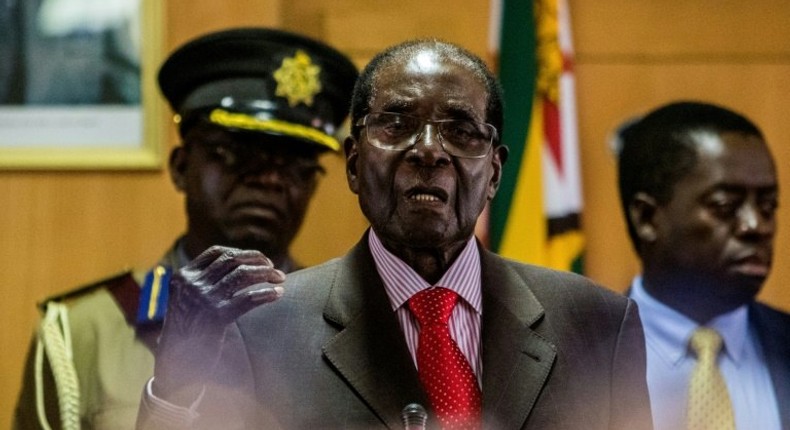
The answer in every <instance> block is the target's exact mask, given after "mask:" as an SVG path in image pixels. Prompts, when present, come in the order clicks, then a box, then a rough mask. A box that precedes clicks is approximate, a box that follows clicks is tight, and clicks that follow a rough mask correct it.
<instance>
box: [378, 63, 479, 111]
mask: <svg viewBox="0 0 790 430" xmlns="http://www.w3.org/2000/svg"><path fill="white" fill-rule="evenodd" d="M475 70H476V69H475V68H474V67H472V65H470V64H466V63H465V62H464V61H463V60H461V59H458V58H453V57H451V56H449V55H447V53H444V52H437V51H436V50H432V49H429V48H426V49H419V50H415V51H413V52H408V53H404V54H402V55H398V56H395V57H393V58H391V59H390V60H389V61H388V62H387V63H386V64H383V65H382V66H381V67H380V68H379V69H378V70H377V72H376V73H375V74H374V76H373V91H372V92H371V97H370V100H369V106H370V108H371V109H372V110H378V111H381V110H387V111H396V112H409V111H413V110H416V109H417V106H418V105H422V104H424V103H425V102H426V100H427V101H430V102H431V103H432V105H433V108H434V109H435V110H438V111H446V112H450V113H452V112H464V113H465V115H464V116H469V117H472V118H474V119H476V120H480V121H482V120H483V119H484V118H485V117H486V105H487V101H488V92H487V88H486V85H485V80H484V78H483V77H481V76H479V74H478V73H476V72H475Z"/></svg>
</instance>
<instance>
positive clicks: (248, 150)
mask: <svg viewBox="0 0 790 430" xmlns="http://www.w3.org/2000/svg"><path fill="white" fill-rule="evenodd" d="M199 145H200V146H201V147H203V148H205V151H206V154H207V155H208V157H209V159H212V160H215V161H218V162H219V163H221V164H222V166H223V167H224V168H225V169H227V170H229V171H233V172H235V173H240V174H241V173H247V172H250V171H252V170H253V169H259V170H269V171H276V172H277V173H278V174H280V175H282V176H283V177H285V178H287V179H289V180H291V181H294V182H308V181H311V180H313V179H315V177H316V175H319V174H323V173H324V172H325V170H324V168H323V167H321V165H320V164H318V162H317V161H316V160H312V159H309V158H308V157H300V156H298V155H295V154H285V153H278V152H271V151H269V150H267V149H265V148H261V147H260V146H256V145H255V144H249V143H248V144H239V143H235V142H201V143H200V144H199Z"/></svg>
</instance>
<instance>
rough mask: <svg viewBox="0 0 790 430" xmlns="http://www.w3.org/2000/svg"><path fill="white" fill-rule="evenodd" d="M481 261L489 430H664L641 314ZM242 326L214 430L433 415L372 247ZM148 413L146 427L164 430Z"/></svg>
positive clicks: (220, 385) (537, 274)
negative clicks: (658, 421)
mask: <svg viewBox="0 0 790 430" xmlns="http://www.w3.org/2000/svg"><path fill="white" fill-rule="evenodd" d="M481 257H482V259H481V262H482V286H483V321H482V354H483V383H482V388H483V415H484V420H485V423H486V425H485V428H486V429H518V428H530V429H563V430H568V429H571V430H572V429H649V428H651V426H652V425H651V419H650V411H649V408H650V407H649V401H648V394H647V385H646V382H645V350H644V338H643V334H642V328H641V324H640V322H639V317H638V314H637V310H636V306H635V304H634V303H633V302H632V301H630V300H628V299H626V298H625V297H622V296H619V295H617V294H614V293H612V292H610V291H608V290H605V289H603V288H601V287H598V286H596V285H594V284H593V283H592V282H590V281H589V280H587V279H585V278H582V277H580V276H576V275H573V274H570V273H564V272H556V271H551V270H547V269H543V268H538V267H534V266H528V265H524V264H520V263H516V262H513V261H508V260H505V259H503V258H501V257H498V256H496V255H494V254H492V253H490V252H487V251H481ZM237 325H238V329H239V332H240V335H241V338H240V342H239V343H240V344H239V345H237V346H236V347H234V348H231V351H235V352H238V351H242V352H243V353H242V354H240V355H236V356H235V357H234V358H233V359H232V360H233V362H234V363H235V364H234V365H233V367H234V368H235V371H234V372H231V373H230V374H226V375H225V376H223V377H222V378H220V380H219V381H216V382H215V383H214V384H212V386H210V387H209V389H208V391H207V396H206V397H204V399H203V401H202V403H201V408H204V409H206V410H208V409H211V411H206V412H204V414H203V417H204V418H208V419H209V421H211V420H212V419H217V418H219V419H218V421H214V422H213V423H211V424H207V425H205V427H207V428H210V427H212V426H219V425H222V427H221V428H223V429H228V428H231V427H232V424H231V422H232V421H234V420H236V418H238V417H243V419H244V420H245V422H246V425H245V426H244V427H246V428H267V429H268V428H288V429H320V428H331V429H335V428H338V429H339V428H343V429H358V428H361V429H369V428H385V427H386V428H393V429H399V428H402V424H401V410H402V408H403V407H404V406H405V405H406V404H408V403H412V402H418V403H421V404H422V405H424V406H426V407H428V401H427V398H426V396H425V393H424V392H423V390H422V388H421V386H420V383H419V380H418V377H417V371H416V370H415V366H414V363H413V361H412V358H411V356H410V354H409V351H408V349H407V347H406V343H405V341H404V339H403V335H402V332H401V329H400V326H399V325H398V322H397V319H396V316H395V314H394V312H393V311H392V309H391V306H390V303H389V300H388V298H387V296H386V293H385V291H384V285H383V283H382V280H381V278H380V277H379V275H378V273H377V271H376V268H375V264H374V262H373V259H372V257H371V255H370V250H369V248H368V246H367V238H363V240H362V241H361V242H360V243H359V244H358V245H357V246H356V247H355V248H354V249H353V250H352V251H351V252H350V253H349V254H348V255H346V256H345V257H343V258H340V259H335V260H332V261H329V262H327V263H325V264H323V265H320V266H317V267H313V268H310V269H307V270H303V271H299V272H294V273H291V274H289V275H288V280H287V281H286V284H285V294H284V296H283V297H282V298H281V299H280V300H278V301H277V302H275V303H272V304H268V305H264V306H261V307H259V308H257V309H255V310H253V311H251V312H250V313H249V314H247V315H245V316H244V317H242V318H240V319H239V320H238V322H237ZM227 367H230V366H226V368H227ZM226 370H227V369H226ZM243 385H246V388H241V386H243ZM248 390H250V391H248ZM238 392H251V393H252V394H249V396H250V397H249V398H246V399H245V397H246V396H245V395H241V396H239V397H236V396H235V395H236V394H238ZM209 393H220V395H219V396H217V397H215V398H211V395H208V394H209ZM231 398H233V399H234V400H232V401H228V399H231ZM147 408H148V407H147V402H145V401H144V402H143V407H142V408H141V420H140V421H139V423H142V424H144V425H143V426H142V427H146V426H147V428H162V427H163V424H162V423H157V422H156V420H155V419H153V418H152V417H151V416H149V415H148V410H147ZM429 413H430V411H429ZM431 415H432V414H431ZM193 427H197V426H195V425H193V426H191V428H193ZM216 428H220V427H216Z"/></svg>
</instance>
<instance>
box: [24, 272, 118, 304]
mask: <svg viewBox="0 0 790 430" xmlns="http://www.w3.org/2000/svg"><path fill="white" fill-rule="evenodd" d="M127 278H128V279H132V281H133V278H132V271H131V270H125V271H123V272H120V273H117V274H115V275H112V276H109V277H107V278H104V279H100V280H98V281H96V282H92V283H90V284H86V285H83V286H80V287H77V288H75V289H73V290H69V291H66V292H63V293H59V294H55V295H53V296H50V297H47V298H46V299H44V300H42V301H40V302H39V303H38V307H39V309H41V310H42V311H43V310H44V309H45V308H46V305H47V303H49V302H63V301H67V300H71V299H74V298H76V297H79V296H81V295H83V294H87V293H90V292H92V291H95V290H97V289H99V288H104V287H112V286H113V285H116V284H119V283H125V282H127V281H128V279H127Z"/></svg>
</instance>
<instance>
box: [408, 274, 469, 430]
mask: <svg viewBox="0 0 790 430" xmlns="http://www.w3.org/2000/svg"><path fill="white" fill-rule="evenodd" d="M457 300H458V295H457V294H456V293H455V292H453V291H451V290H448V289H446V288H442V287H436V288H429V289H427V290H423V291H420V292H419V293H417V294H415V295H414V296H412V298H411V299H409V309H410V310H411V312H412V313H413V314H414V316H415V317H416V318H417V322H418V323H419V325H420V336H419V341H418V345H417V369H418V374H419V376H420V382H422V385H423V388H425V391H426V393H427V394H428V399H429V400H430V402H431V405H432V406H433V409H434V410H435V411H436V414H437V416H438V418H439V421H440V423H441V425H442V428H444V429H477V428H480V410H481V403H482V400H481V394H480V388H479V387H478V386H477V379H476V378H475V375H474V372H472V367H471V366H470V365H469V362H468V361H466V357H464V355H463V353H462V352H461V350H460V349H459V348H458V345H457V344H456V343H455V341H454V340H453V339H452V338H451V337H450V329H449V326H448V321H449V319H450V314H452V312H453V308H454V307H455V303H456V301H457Z"/></svg>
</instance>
